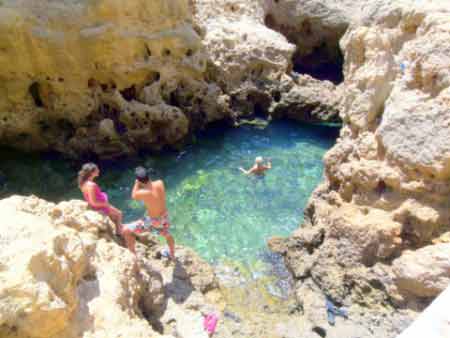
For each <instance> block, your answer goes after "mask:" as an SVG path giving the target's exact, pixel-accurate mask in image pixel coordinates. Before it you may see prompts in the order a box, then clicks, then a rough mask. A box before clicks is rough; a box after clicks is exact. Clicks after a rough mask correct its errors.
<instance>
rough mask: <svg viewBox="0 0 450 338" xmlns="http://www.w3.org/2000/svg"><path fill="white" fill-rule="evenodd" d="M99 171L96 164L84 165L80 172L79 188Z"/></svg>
mask: <svg viewBox="0 0 450 338" xmlns="http://www.w3.org/2000/svg"><path fill="white" fill-rule="evenodd" d="M97 169H98V167H97V165H96V164H95V163H85V164H83V166H82V167H81V170H80V171H79V172H78V186H79V187H80V188H81V187H82V186H83V184H84V182H86V180H87V179H88V178H89V176H91V175H92V173H93V172H94V171H96V170H97Z"/></svg>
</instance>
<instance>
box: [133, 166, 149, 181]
mask: <svg viewBox="0 0 450 338" xmlns="http://www.w3.org/2000/svg"><path fill="white" fill-rule="evenodd" d="M134 172H135V174H136V179H137V180H138V181H139V182H141V183H147V182H148V181H149V180H150V178H149V177H148V172H147V169H145V168H144V167H137V168H136V170H135V171H134Z"/></svg>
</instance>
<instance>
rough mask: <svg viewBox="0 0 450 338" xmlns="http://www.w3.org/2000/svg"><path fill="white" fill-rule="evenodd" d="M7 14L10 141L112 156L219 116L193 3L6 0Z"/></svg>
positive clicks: (5, 137)
mask: <svg viewBox="0 0 450 338" xmlns="http://www.w3.org/2000/svg"><path fill="white" fill-rule="evenodd" d="M0 16H1V18H2V20H1V24H0V35H1V36H2V39H1V51H2V52H1V55H0V64H1V67H2V72H1V75H0V76H1V80H2V83H3V85H2V88H1V89H0V90H1V95H0V96H1V99H0V139H1V140H2V143H4V144H5V143H6V144H10V145H15V146H18V147H21V148H24V149H29V150H48V149H55V150H58V151H61V152H64V153H68V154H69V155H72V156H73V157H76V156H78V155H80V154H83V153H95V154H100V155H103V156H105V157H107V156H108V155H109V154H112V155H118V154H129V153H133V152H135V151H136V150H137V149H139V148H150V149H154V148H159V147H161V146H163V145H165V144H169V145H170V144H175V143H177V142H179V141H180V140H182V139H183V137H185V136H186V135H187V134H188V132H189V130H190V128H192V124H195V123H194V122H193V121H197V120H201V121H205V122H206V121H210V120H214V119H217V118H222V112H221V111H220V109H221V108H220V107H219V106H226V105H225V103H223V102H221V100H220V89H219V88H217V87H216V86H214V85H208V84H206V83H205V82H204V81H203V78H202V74H203V73H204V71H205V69H206V55H205V52H204V49H203V47H202V43H201V39H200V37H199V36H198V34H197V33H196V32H195V31H194V29H193V27H192V24H191V12H190V10H189V6H188V3H187V1H183V0H177V1H150V2H149V1H143V0H132V1H127V2H119V1H113V0H104V1H89V0H86V1H69V2H67V1H66V2H64V3H60V2H54V1H39V2H29V1H4V2H3V4H2V6H1V7H0ZM181 89H183V97H184V98H185V101H183V102H182V98H180V97H178V95H177V90H178V91H179V90H181ZM200 97H201V99H200ZM182 103H183V106H184V108H183V109H180V106H181V104H182ZM206 106H207V107H208V108H205V107H206ZM199 114H200V115H201V114H203V115H202V116H201V119H197V118H196V115H199ZM205 114H206V115H207V116H204V115H205ZM202 123H203V122H202Z"/></svg>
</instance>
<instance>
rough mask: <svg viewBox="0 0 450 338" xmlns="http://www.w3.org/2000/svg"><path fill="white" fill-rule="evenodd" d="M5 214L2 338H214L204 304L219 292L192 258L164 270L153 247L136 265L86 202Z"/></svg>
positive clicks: (17, 201) (20, 203)
mask: <svg viewBox="0 0 450 338" xmlns="http://www.w3.org/2000/svg"><path fill="white" fill-rule="evenodd" d="M0 213H1V215H2V222H1V226H0V227H1V237H0V247H1V250H0V267H1V269H0V280H1V283H0V298H1V299H2V302H1V303H0V336H1V337H2V338H12V337H14V338H35V337H36V338H38V337H42V338H44V337H45V338H53V337H54V338H56V337H58V338H72V337H73V338H75V337H77V338H78V337H84V338H96V337H98V338H100V337H101V338H103V337H125V336H126V337H130V338H134V337H135V338H138V337H142V338H148V337H162V335H161V334H163V333H165V334H169V335H170V334H174V335H175V336H177V337H206V336H205V333H204V332H203V328H202V311H203V313H204V312H205V311H211V309H214V308H215V305H214V304H212V303H209V302H208V301H207V300H206V298H205V297H206V294H211V293H214V292H215V290H216V288H217V282H216V280H215V277H214V273H213V271H212V269H211V268H210V267H209V266H208V265H207V264H206V263H205V262H203V261H202V260H201V259H200V258H198V257H197V256H196V255H195V254H194V253H193V252H192V251H191V250H188V249H184V248H178V249H179V250H178V255H179V256H178V257H179V261H178V262H177V264H175V265H166V264H165V263H164V262H163V261H162V260H161V259H157V258H155V257H154V256H155V252H158V251H159V249H160V248H159V247H158V245H157V244H155V243H157V241H154V240H152V239H151V238H149V239H147V244H146V245H141V244H138V250H139V256H140V257H141V258H140V259H139V262H138V263H137V264H138V265H136V262H135V258H134V257H133V255H132V254H131V253H130V252H129V251H128V250H127V249H125V248H124V247H121V246H119V245H118V244H117V243H115V242H114V241H113V240H112V236H111V229H112V224H111V222H110V221H109V220H107V219H106V218H105V217H104V216H101V215H100V214H98V213H96V212H94V211H87V207H86V204H85V203H84V202H81V201H70V202H62V203H60V204H58V205H55V204H53V203H49V202H46V201H43V200H40V199H38V198H36V197H19V196H14V197H11V198H8V199H5V200H2V201H0ZM215 298H216V299H218V298H217V297H215ZM165 337H168V338H169V336H167V335H166V336H165ZM170 337H172V336H170Z"/></svg>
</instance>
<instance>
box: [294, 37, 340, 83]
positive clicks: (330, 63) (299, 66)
mask: <svg viewBox="0 0 450 338" xmlns="http://www.w3.org/2000/svg"><path fill="white" fill-rule="evenodd" d="M334 53H335V55H334V56H333V58H331V57H330V52H329V49H328V48H327V47H326V46H325V45H322V46H319V47H316V48H315V49H314V51H313V52H312V53H311V54H308V55H300V53H298V52H295V53H294V55H293V57H292V65H293V70H294V72H296V73H298V74H308V75H310V76H312V77H313V78H315V79H318V80H321V81H324V80H328V81H331V82H333V83H334V84H339V83H341V82H343V81H344V72H343V67H344V56H343V55H342V52H341V50H340V49H339V47H338V46H336V49H335V50H334Z"/></svg>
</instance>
